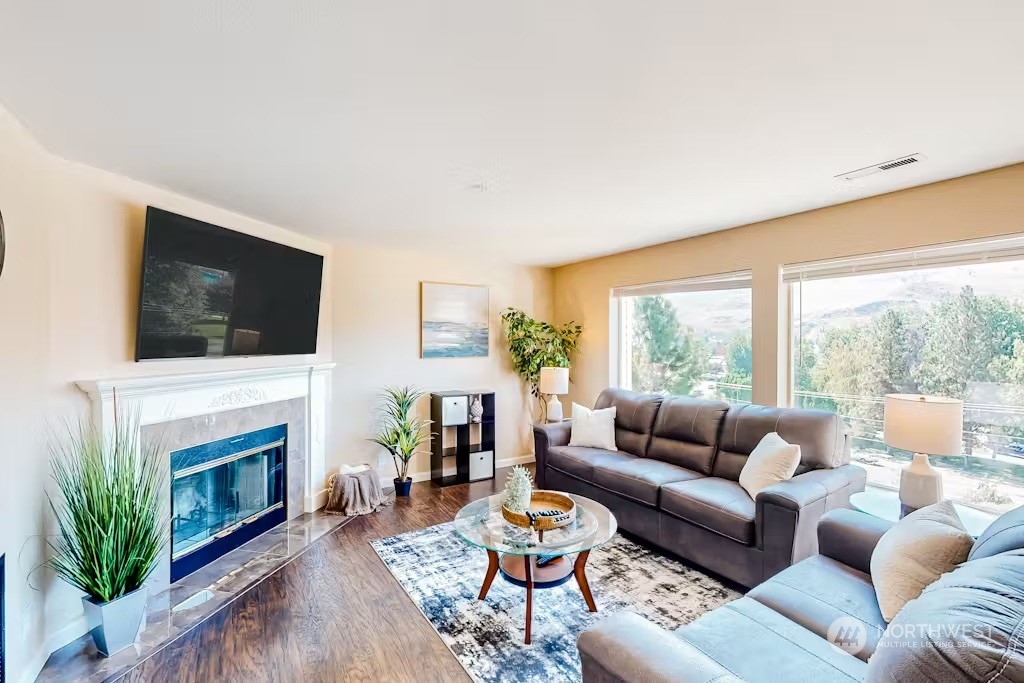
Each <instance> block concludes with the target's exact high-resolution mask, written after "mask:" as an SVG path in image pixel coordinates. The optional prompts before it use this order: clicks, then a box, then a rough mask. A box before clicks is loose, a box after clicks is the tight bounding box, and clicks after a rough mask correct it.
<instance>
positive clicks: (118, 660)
mask: <svg viewBox="0 0 1024 683" xmlns="http://www.w3.org/2000/svg"><path fill="white" fill-rule="evenodd" d="M350 519H352V518H351V517H341V516H337V515H327V514H324V513H322V512H314V513H306V514H304V515H301V516H299V517H297V518H296V519H293V520H291V521H289V522H284V523H283V524H280V525H278V526H277V527H275V528H273V529H271V530H270V531H268V532H267V533H265V534H263V535H262V536H259V537H258V538H255V539H253V540H252V541H249V542H248V543H246V544H245V545H243V546H241V547H239V548H237V549H235V550H232V551H231V552H229V553H227V554H226V555H224V556H223V557H221V558H219V559H217V560H215V561H213V562H212V563H210V564H208V565H206V566H205V567H203V568H202V569H200V570H198V571H196V572H194V573H193V574H190V575H189V576H186V577H185V578H183V579H182V580H180V581H177V582H175V583H173V584H172V585H171V587H170V588H169V589H167V590H165V591H163V592H161V593H158V594H156V595H152V596H150V598H149V603H148V605H147V612H146V621H145V625H144V626H143V629H142V632H141V633H140V634H139V639H138V640H137V641H136V643H135V645H134V646H133V647H130V648H128V649H127V650H124V651H122V652H119V653H117V654H115V655H114V656H112V657H109V658H105V657H102V656H101V655H100V654H99V653H98V652H97V651H96V647H95V646H94V645H93V643H92V638H91V637H90V636H89V635H88V634H87V635H85V636H82V637H81V638H78V639H77V640H75V641H73V642H71V643H69V644H68V645H66V646H64V647H63V648H61V649H60V650H58V651H56V652H54V653H53V654H52V655H51V656H50V659H49V660H48V661H47V662H46V666H45V667H44V668H43V670H42V672H41V673H40V674H39V678H37V679H36V680H37V682H40V683H42V682H47V683H48V682H50V681H61V682H62V683H64V682H69V681H89V682H90V683H95V682H99V681H106V680H112V679H114V678H116V677H118V676H120V675H122V674H124V673H125V672H126V671H128V670H129V669H131V668H132V667H133V666H135V665H136V664H137V663H139V662H140V661H142V660H143V659H145V658H146V657H149V656H150V655H152V654H153V653H154V652H157V651H159V650H160V649H162V648H163V647H165V646H166V645H168V644H169V643H170V642H171V641H173V640H174V639H175V638H177V637H178V636H180V635H181V634H183V633H185V632H186V631H188V630H189V629H191V628H193V627H194V626H196V625H197V624H199V623H200V622H202V621H203V620H204V619H206V618H207V617H208V616H210V615H211V614H213V613H214V612H216V611H217V610H218V609H220V608H221V607H223V606H224V605H226V604H227V603H228V602H230V601H231V600H233V599H235V598H236V597H238V596H239V595H241V594H242V593H243V592H245V591H246V590H247V589H248V588H250V587H252V586H253V585H255V584H257V583H259V582H260V581H261V580H262V579H264V578H266V577H267V576H269V575H270V574H271V573H273V572H274V571H275V570H276V569H278V568H280V567H281V566H283V565H284V564H286V563H287V562H289V561H290V560H291V559H292V558H294V557H295V556H296V555H297V554H299V553H301V552H302V551H303V550H304V549H306V548H307V547H309V545H310V544H312V543H313V542H314V541H316V540H318V539H319V538H321V537H323V536H324V535H326V534H327V533H329V532H331V531H334V530H335V529H337V528H338V527H340V526H342V525H343V524H344V523H345V522H347V521H348V520H350Z"/></svg>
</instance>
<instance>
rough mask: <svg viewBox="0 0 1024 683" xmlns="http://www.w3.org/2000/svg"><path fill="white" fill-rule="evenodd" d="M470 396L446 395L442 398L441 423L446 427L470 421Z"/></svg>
mask: <svg viewBox="0 0 1024 683" xmlns="http://www.w3.org/2000/svg"><path fill="white" fill-rule="evenodd" d="M468 399H469V397H468V396H445V397H444V398H443V399H442V400H441V424H443V425H444V426H445V427H450V426H453V425H464V424H466V423H468V422H469V400H468Z"/></svg>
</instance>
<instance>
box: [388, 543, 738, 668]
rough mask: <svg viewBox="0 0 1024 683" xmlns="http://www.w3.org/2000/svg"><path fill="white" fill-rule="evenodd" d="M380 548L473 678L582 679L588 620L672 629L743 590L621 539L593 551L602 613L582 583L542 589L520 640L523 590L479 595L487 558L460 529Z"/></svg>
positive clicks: (497, 584) (502, 587)
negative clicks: (591, 606) (628, 620)
mask: <svg viewBox="0 0 1024 683" xmlns="http://www.w3.org/2000/svg"><path fill="white" fill-rule="evenodd" d="M372 545H373V548H374V550H376V551H377V554H378V555H379V556H380V558H381V559H382V560H383V561H384V564H386V565H387V567H388V569H390V570H391V573H392V574H394V576H395V578H397V579H398V581H399V583H401V584H402V587H403V588H404V589H405V591H406V593H408V594H409V597H410V598H412V601H413V602H414V603H416V606H417V607H419V608H420V611H422V612H423V614H424V615H425V616H426V617H427V619H428V620H429V621H430V623H431V624H432V625H433V627H434V629H435V630H436V631H437V632H438V634H440V636H441V639H442V640H443V641H444V643H445V645H447V646H448V648H449V649H450V650H451V651H452V653H453V654H454V655H455V656H456V658H458V660H459V663H461V664H462V666H463V667H464V668H465V669H466V671H467V672H468V673H469V675H470V676H471V677H472V678H473V679H474V680H476V681H481V682H487V683H490V682H491V681H502V682H503V683H504V682H507V681H545V682H547V681H578V680H580V660H579V655H578V654H577V652H576V638H577V637H578V636H579V634H580V633H581V632H582V631H583V630H584V629H585V628H586V627H587V626H589V625H590V624H592V623H594V622H595V621H597V620H599V619H603V618H604V617H607V616H608V615H609V614H613V613H615V612H618V611H620V610H631V611H633V612H636V613H638V614H641V615H643V616H645V617H647V618H648V619H650V620H651V621H653V622H654V623H656V624H658V625H660V626H662V627H664V628H668V629H676V628H678V627H679V626H682V625H683V624H686V623H689V622H690V621H692V620H694V619H695V618H697V617H698V616H700V615H701V614H703V613H704V612H706V611H708V610H711V609H715V608H716V607H718V606H720V605H722V604H724V603H726V602H729V601H730V600H733V599H735V598H738V597H739V596H740V594H739V593H738V592H736V591H735V590H732V589H731V588H728V587H726V586H725V585H723V584H722V583H721V582H719V581H717V580H715V579H713V578H711V577H709V576H706V575H704V574H702V573H701V572H699V571H698V570H696V569H692V568H690V567H687V566H686V565H684V564H682V563H680V562H676V561H675V560H671V559H668V558H666V557H663V556H661V555H659V554H658V553H657V552H654V551H652V550H648V549H647V548H644V547H643V546H640V545H638V544H636V543H633V542H632V541H629V540H628V539H626V538H623V537H622V536H615V538H613V539H612V540H611V541H609V542H608V543H606V544H605V545H603V546H601V547H600V548H596V549H595V550H593V551H592V552H591V553H590V558H589V560H588V561H587V578H588V579H589V582H590V587H591V590H592V591H593V593H594V599H595V600H596V602H597V609H598V611H597V613H596V614H594V613H591V612H589V611H587V607H586V604H585V603H584V602H583V596H582V595H581V594H580V591H579V588H578V587H577V586H576V582H575V581H572V580H570V581H569V582H568V583H565V584H563V585H562V586H559V587H557V588H547V589H544V590H535V591H534V594H533V595H534V598H533V644H531V645H525V644H524V643H523V626H524V619H525V617H526V591H525V590H524V589H522V588H519V587H518V586H514V585H512V584H510V583H508V582H507V581H504V580H503V579H502V578H501V575H499V576H498V577H496V578H495V579H494V584H493V585H492V586H491V590H490V592H489V593H488V595H487V598H486V599H485V600H483V601H479V600H477V599H476V596H477V594H478V593H479V591H480V584H481V583H482V581H483V578H484V574H485V573H486V570H487V554H486V553H485V552H484V551H483V550H481V549H479V548H476V547H473V546H471V545H469V544H468V543H466V542H465V541H463V540H462V539H461V538H460V537H459V536H458V535H457V534H456V533H455V528H454V525H453V524H451V523H448V524H439V525H437V526H433V527H429V528H427V529H421V530H420V531H413V532H411V533H407V534H401V535H399V536H391V537H390V538H385V539H382V540H379V541H374V542H373V543H372Z"/></svg>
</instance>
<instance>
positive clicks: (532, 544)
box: [455, 493, 618, 644]
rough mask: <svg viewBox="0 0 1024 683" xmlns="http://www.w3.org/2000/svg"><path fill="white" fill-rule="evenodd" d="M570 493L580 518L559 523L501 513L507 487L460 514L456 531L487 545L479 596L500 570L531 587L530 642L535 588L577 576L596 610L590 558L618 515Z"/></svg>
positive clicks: (484, 594)
mask: <svg viewBox="0 0 1024 683" xmlns="http://www.w3.org/2000/svg"><path fill="white" fill-rule="evenodd" d="M565 495H567V496H569V497H570V498H572V499H573V500H574V501H576V520H575V522H573V523H572V524H570V525H569V526H565V527H562V528H560V529H551V530H549V531H541V532H533V531H531V530H530V529H524V528H522V527H518V526H515V525H514V524H509V523H508V522H506V521H505V518H504V517H503V516H502V514H501V503H502V501H503V500H504V499H505V494H503V493H499V494H497V495H493V496H490V497H489V498H481V499H480V500H475V501H473V502H472V503H470V504H469V505H467V506H466V507H464V508H462V509H461V510H459V513H458V514H457V515H455V530H456V532H458V534H459V535H460V536H461V537H462V538H464V539H466V540H467V541H469V542H470V543H472V544H473V545H475V546H478V547H480V548H482V549H484V550H486V551H487V559H488V565H487V574H486V575H485V576H484V583H483V586H482V587H481V588H480V595H479V596H477V599H478V600H483V599H484V598H486V597H487V591H488V590H490V588H491V583H492V582H493V581H494V577H495V576H497V574H498V573H499V572H500V573H501V576H502V578H504V579H505V580H506V581H508V582H509V583H512V584H514V585H516V586H521V587H523V588H525V589H526V638H525V642H526V644H529V643H530V627H531V622H532V621H533V591H534V589H535V588H536V589H541V588H554V587H555V586H561V585H562V584H563V583H565V582H566V581H568V580H569V579H570V578H572V577H575V579H576V583H577V585H579V587H580V592H581V593H583V599H584V600H585V601H586V603H587V608H588V609H589V610H590V611H591V612H596V611H597V604H596V603H595V602H594V596H593V595H592V594H591V592H590V585H589V584H588V583H587V574H586V568H587V558H588V557H589V556H590V551H591V550H592V549H594V548H596V547H597V546H599V545H601V544H603V543H607V542H608V541H609V540H610V539H611V538H612V536H614V535H615V530H616V529H617V528H618V524H617V522H616V521H615V515H613V514H612V513H611V511H610V510H609V509H608V508H606V507H605V506H603V505H601V504H600V503H598V502H595V501H593V500H590V499H589V498H584V497H583V496H577V495H575V494H572V493H567V494H565Z"/></svg>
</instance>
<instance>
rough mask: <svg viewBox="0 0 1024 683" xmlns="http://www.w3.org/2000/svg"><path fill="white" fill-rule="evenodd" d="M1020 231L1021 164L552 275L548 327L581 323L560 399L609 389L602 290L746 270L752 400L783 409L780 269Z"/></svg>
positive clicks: (1023, 202) (588, 398)
mask: <svg viewBox="0 0 1024 683" xmlns="http://www.w3.org/2000/svg"><path fill="white" fill-rule="evenodd" d="M1016 232H1024V164H1019V165H1016V166H1010V167H1007V168H1003V169H998V170H995V171H989V172H986V173H980V174H977V175H973V176H967V177H964V178H958V179H956V180H949V181H946V182H942V183H936V184H934V185H926V186H923V187H918V188H913V189H910V190H904V191H901V192H895V193H893V194H888V195H883V196H880V197H873V198H871V199H864V200H860V201H856V202H851V203H848V204H842V205H839V206H832V207H828V208H825V209H819V210H816V211H810V212H807V213H802V214H797V215H794V216H787V217H785V218H779V219H775V220H771V221H765V222H762V223H755V224H753V225H747V226H744V227H741V228H734V229H732V230H726V231H723V232H717V233H712V234H709V235H702V236H699V237H693V238H690V239H684V240H679V241H676V242H670V243H667V244H662V245H659V246H655V247H648V248H646V249H639V250H636V251H630V252H625V253H622V254H616V255H613V256H608V257H605V258H599V259H593V260H589V261H582V262H580V263H574V264H571V265H567V266H563V267H561V268H558V269H556V270H555V275H554V285H555V287H554V289H555V297H554V313H555V316H554V317H555V319H557V320H560V321H563V320H569V319H575V320H576V321H577V322H580V323H582V324H583V327H584V333H583V337H582V338H581V345H582V346H581V351H580V353H579V355H578V357H577V358H576V360H575V363H574V367H573V371H572V376H573V381H574V382H575V384H573V385H572V392H571V395H570V398H571V399H572V400H574V401H576V402H578V403H584V404H587V405H591V404H592V403H593V401H594V399H595V398H596V397H597V394H598V393H599V392H600V391H601V389H603V388H604V387H605V386H607V385H608V382H609V363H610V360H611V359H610V357H609V322H608V319H609V290H610V289H611V288H612V287H617V286H623V285H633V284H642V283H648V282H657V281H661V280H673V279H679V278H686V277H693V276H698V275H711V274H715V273H724V272H729V271H737V270H751V271H752V272H753V280H754V285H753V286H754V293H753V311H752V317H753V323H752V324H753V351H754V400H755V401H756V402H758V403H764V404H769V405H776V404H781V403H784V402H785V400H786V398H785V387H786V375H785V373H786V363H785V353H784V350H785V341H784V340H785V336H784V327H783V325H784V323H783V320H784V319H782V318H780V311H781V310H782V308H783V307H782V304H783V303H784V302H785V298H784V293H783V290H782V288H781V286H780V282H779V268H780V266H782V265H783V264H790V263H800V262H806V261H814V260H820V259H829V258H838V257H843V256H849V255H855V254H865V253H870V252H876V251H888V250H893V249H902V248H906V247H914V246H921V245H926V244H935V243H938V242H948V241H954V240H963V239H972V238H980V237H988V236H994V235H1003V234H1010V233H1016Z"/></svg>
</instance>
